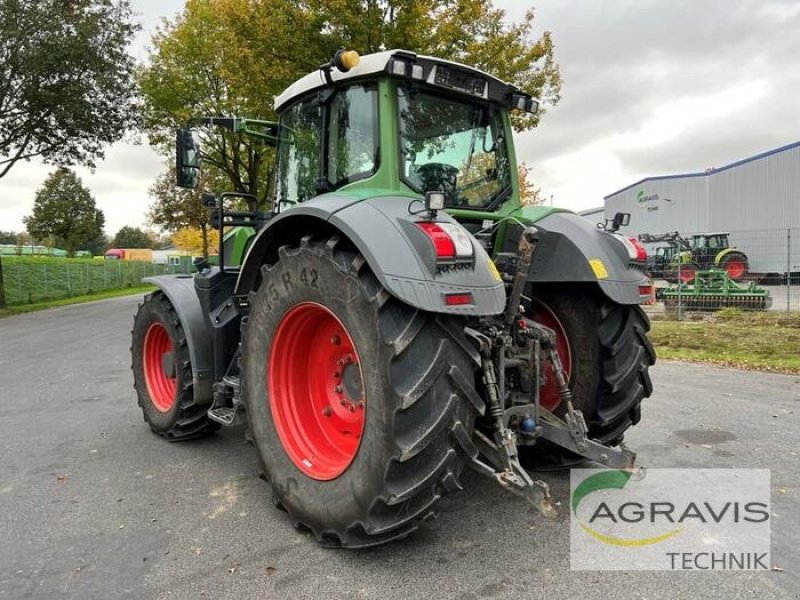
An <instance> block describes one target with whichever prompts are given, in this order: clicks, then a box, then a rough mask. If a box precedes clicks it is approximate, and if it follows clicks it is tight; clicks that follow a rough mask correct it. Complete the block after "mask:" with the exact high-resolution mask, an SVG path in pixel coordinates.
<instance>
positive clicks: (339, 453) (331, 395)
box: [267, 302, 366, 481]
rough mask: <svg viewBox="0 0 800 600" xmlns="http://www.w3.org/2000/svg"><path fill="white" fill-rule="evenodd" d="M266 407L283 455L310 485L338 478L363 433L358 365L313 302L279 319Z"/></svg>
mask: <svg viewBox="0 0 800 600" xmlns="http://www.w3.org/2000/svg"><path fill="white" fill-rule="evenodd" d="M267 368H268V372H269V386H268V389H267V394H268V401H269V407H270V411H271V413H272V419H273V422H274V423H275V429H276V430H277V432H278V437H279V438H280V440H281V443H282V444H283V448H284V450H286V453H287V454H288V456H289V458H290V459H291V460H292V462H293V463H294V464H295V465H296V466H297V468H298V469H300V470H301V471H302V472H303V473H305V474H306V475H308V476H309V477H311V478H312V479H318V480H321V481H327V480H331V479H335V478H336V477H338V476H339V475H341V474H342V473H344V472H345V471H346V470H347V468H348V467H349V466H350V464H351V463H352V462H353V459H354V458H355V456H356V452H357V451H358V447H359V444H360V443H361V434H362V433H363V431H364V414H365V406H364V405H365V401H366V397H365V394H364V390H363V381H364V378H363V375H362V371H361V361H360V360H359V358H358V352H357V351H356V347H355V344H354V343H353V340H352V338H351V337H350V334H349V333H348V332H347V329H346V328H345V326H344V325H343V324H342V322H341V321H340V320H339V319H338V317H337V316H336V315H335V314H333V312H331V311H330V310H329V309H328V308H326V307H325V306H322V305H321V304H317V303H314V302H303V303H302V304H298V305H296V306H294V307H292V308H291V309H290V310H289V311H288V312H287V313H286V314H285V315H284V316H283V318H282V319H281V322H280V323H279V324H278V329H277V331H276V332H275V337H274V339H273V341H272V350H271V351H270V356H269V359H268V365H267Z"/></svg>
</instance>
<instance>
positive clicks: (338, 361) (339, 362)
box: [336, 358, 344, 367]
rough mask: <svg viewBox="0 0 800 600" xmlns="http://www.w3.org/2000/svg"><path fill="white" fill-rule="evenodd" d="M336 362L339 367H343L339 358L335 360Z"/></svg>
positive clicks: (342, 362)
mask: <svg viewBox="0 0 800 600" xmlns="http://www.w3.org/2000/svg"><path fill="white" fill-rule="evenodd" d="M336 364H337V365H339V366H340V367H343V366H344V361H343V360H342V359H341V358H340V359H339V360H337V361H336Z"/></svg>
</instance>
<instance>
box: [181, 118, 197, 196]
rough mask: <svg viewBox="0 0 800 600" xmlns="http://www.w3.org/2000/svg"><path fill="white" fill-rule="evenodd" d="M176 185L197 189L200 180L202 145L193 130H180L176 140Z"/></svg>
mask: <svg viewBox="0 0 800 600" xmlns="http://www.w3.org/2000/svg"><path fill="white" fill-rule="evenodd" d="M175 177H176V181H175V184H176V185H177V186H178V187H180V188H187V189H192V190H193V189H195V188H196V187H197V184H198V182H199V180H200V144H198V143H197V141H196V140H195V139H194V133H193V132H192V130H191V129H178V132H177V136H176V140H175Z"/></svg>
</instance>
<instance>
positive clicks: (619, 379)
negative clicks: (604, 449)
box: [520, 288, 656, 470]
mask: <svg viewBox="0 0 800 600" xmlns="http://www.w3.org/2000/svg"><path fill="white" fill-rule="evenodd" d="M531 293H532V294H533V296H534V298H535V299H534V301H533V303H532V305H531V306H530V310H529V313H531V314H532V315H533V318H534V320H536V321H538V322H541V323H542V324H543V325H545V326H547V327H550V328H551V329H553V330H554V331H555V332H556V338H557V340H556V341H557V351H558V353H559V358H560V359H561V362H562V363H563V364H564V367H565V369H567V371H568V374H569V386H570V390H571V391H572V394H573V403H574V405H575V408H577V409H579V410H581V412H582V413H583V416H584V417H585V419H586V424H587V426H588V428H589V437H590V438H591V439H595V440H598V441H601V442H603V443H606V444H611V445H617V444H619V443H620V442H621V441H622V438H623V435H624V433H625V431H627V430H628V429H629V428H630V427H632V426H633V425H636V424H637V423H638V422H639V419H640V417H641V412H640V411H641V402H642V400H643V399H644V398H647V397H648V396H650V394H651V393H652V391H653V386H652V383H651V381H650V374H649V372H648V369H649V367H650V366H651V365H653V364H654V363H655V359H656V354H655V351H654V349H653V346H652V344H651V343H650V341H649V340H648V339H647V331H648V330H649V329H650V322H649V320H648V318H647V315H645V313H644V312H643V311H642V309H641V308H640V307H639V306H638V305H622V304H617V303H616V302H613V301H611V300H609V299H607V298H605V297H602V296H601V295H600V294H597V293H591V292H589V291H587V290H585V289H584V288H575V289H564V290H542V291H538V293H537V292H531ZM544 375H545V377H546V384H545V387H544V388H543V389H542V390H541V392H540V393H541V402H542V406H544V407H545V408H547V409H548V410H551V411H553V412H554V413H555V414H557V415H563V414H564V413H565V412H566V407H564V406H562V405H561V403H560V399H559V396H558V386H557V384H556V383H555V377H554V376H553V374H552V373H551V372H550V367H549V365H548V366H547V368H546V369H545V373H544ZM520 457H521V458H522V460H523V464H524V465H525V466H526V467H529V468H532V469H543V470H544V469H558V468H565V467H568V466H569V465H572V464H576V463H578V462H580V461H581V460H582V459H581V458H580V457H579V456H577V455H576V454H574V453H572V452H570V451H568V450H566V449H564V448H561V447H558V446H555V445H553V444H549V443H547V442H541V441H540V442H538V443H537V444H536V445H535V446H524V447H521V448H520Z"/></svg>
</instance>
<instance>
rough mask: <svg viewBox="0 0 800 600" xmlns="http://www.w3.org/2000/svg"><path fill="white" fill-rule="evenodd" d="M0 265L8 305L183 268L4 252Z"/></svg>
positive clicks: (87, 291) (107, 286) (95, 289)
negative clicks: (10, 254) (12, 254)
mask: <svg viewBox="0 0 800 600" xmlns="http://www.w3.org/2000/svg"><path fill="white" fill-rule="evenodd" d="M2 265H3V279H4V283H5V291H6V303H7V304H8V305H9V306H12V305H16V304H29V303H32V302H41V301H43V300H53V299H56V298H69V297H72V296H82V295H84V294H92V293H95V292H99V291H103V290H114V289H121V288H126V287H133V286H138V285H141V283H142V279H143V278H144V277H149V276H151V275H163V274H165V273H175V272H182V271H181V270H183V271H186V267H168V266H167V265H154V264H152V263H149V262H140V261H127V260H102V259H91V258H89V259H84V258H53V257H45V256H4V257H3V258H2Z"/></svg>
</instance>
